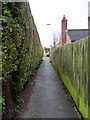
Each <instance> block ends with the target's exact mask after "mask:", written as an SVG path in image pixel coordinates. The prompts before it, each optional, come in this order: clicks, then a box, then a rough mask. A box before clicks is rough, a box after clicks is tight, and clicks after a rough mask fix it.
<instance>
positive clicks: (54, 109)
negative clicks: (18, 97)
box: [17, 58, 78, 118]
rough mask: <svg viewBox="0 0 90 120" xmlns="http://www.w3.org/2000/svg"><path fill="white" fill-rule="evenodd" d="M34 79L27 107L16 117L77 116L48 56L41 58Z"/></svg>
mask: <svg viewBox="0 0 90 120" xmlns="http://www.w3.org/2000/svg"><path fill="white" fill-rule="evenodd" d="M35 81H36V82H35V84H34V86H33V88H32V91H31V93H29V92H28V94H30V98H29V100H28V103H27V109H26V110H24V111H23V112H21V113H20V114H18V116H17V118H78V115H77V113H76V111H75V110H74V108H73V105H72V103H71V102H70V101H69V100H68V99H67V97H66V95H65V92H64V90H63V88H62V86H61V82H60V81H61V80H60V77H59V75H58V74H57V72H56V71H55V69H54V67H53V65H52V64H51V63H50V61H49V58H43V62H42V64H41V65H40V68H39V70H38V72H37V75H36V78H35Z"/></svg>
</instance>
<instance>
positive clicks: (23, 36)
mask: <svg viewBox="0 0 90 120" xmlns="http://www.w3.org/2000/svg"><path fill="white" fill-rule="evenodd" d="M2 7H3V8H2V13H3V14H2V19H3V30H2V51H3V56H2V65H3V68H2V69H3V70H2V75H3V76H2V80H3V81H5V82H3V88H4V87H5V83H10V89H11V91H12V95H14V96H13V97H14V98H13V99H16V96H15V95H16V94H17V93H18V92H20V91H21V90H22V89H23V88H24V85H25V83H26V82H27V81H28V80H30V78H31V75H32V73H33V71H34V70H35V68H37V66H38V65H39V63H40V62H41V59H42V57H43V49H42V46H41V43H40V39H39V35H38V32H37V28H36V26H35V24H34V20H33V17H32V14H31V12H30V9H29V4H27V3H15V2H14V3H13V2H12V3H10V2H9V3H3V6H2ZM27 26H28V27H27ZM7 81H8V82H7ZM7 86H8V84H7ZM5 92H6V91H5V89H4V91H3V96H5ZM4 99H6V98H4ZM18 101H19V100H18ZM14 102H15V100H14ZM3 103H5V102H3ZM4 106H6V103H5V104H4ZM3 110H4V109H3Z"/></svg>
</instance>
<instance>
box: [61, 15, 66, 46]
mask: <svg viewBox="0 0 90 120" xmlns="http://www.w3.org/2000/svg"><path fill="white" fill-rule="evenodd" d="M66 30H67V19H66V17H65V15H64V16H63V19H62V21H61V37H62V39H61V41H62V44H63V45H64V44H65V43H66Z"/></svg>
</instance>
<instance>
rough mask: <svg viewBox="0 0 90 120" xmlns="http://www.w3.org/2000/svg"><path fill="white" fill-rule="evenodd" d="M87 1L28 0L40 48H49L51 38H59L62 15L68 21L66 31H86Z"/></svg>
mask: <svg viewBox="0 0 90 120" xmlns="http://www.w3.org/2000/svg"><path fill="white" fill-rule="evenodd" d="M88 1H90V0H29V3H30V8H31V11H32V15H33V17H34V21H35V24H36V26H37V29H38V32H39V36H40V40H41V43H42V46H43V47H44V46H46V47H50V44H51V41H52V39H53V37H54V36H55V37H56V38H59V37H60V33H61V20H62V17H63V15H64V14H65V16H66V18H67V19H68V29H87V26H88V23H87V20H88ZM47 24H51V25H47Z"/></svg>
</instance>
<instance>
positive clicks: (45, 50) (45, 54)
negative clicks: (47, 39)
mask: <svg viewBox="0 0 90 120" xmlns="http://www.w3.org/2000/svg"><path fill="white" fill-rule="evenodd" d="M49 54H50V48H46V47H44V56H47V57H49Z"/></svg>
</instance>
